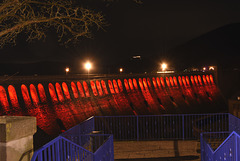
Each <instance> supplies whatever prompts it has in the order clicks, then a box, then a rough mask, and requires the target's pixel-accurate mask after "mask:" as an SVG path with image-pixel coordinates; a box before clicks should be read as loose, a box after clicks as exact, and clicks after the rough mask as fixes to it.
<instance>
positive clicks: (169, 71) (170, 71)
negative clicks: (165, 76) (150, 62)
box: [157, 70, 175, 74]
mask: <svg viewBox="0 0 240 161" xmlns="http://www.w3.org/2000/svg"><path fill="white" fill-rule="evenodd" d="M174 72H175V71H174V70H168V71H157V73H158V74H161V73H174Z"/></svg>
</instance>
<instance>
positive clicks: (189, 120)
mask: <svg viewBox="0 0 240 161" xmlns="http://www.w3.org/2000/svg"><path fill="white" fill-rule="evenodd" d="M94 119H95V130H97V131H102V132H103V133H105V134H113V136H114V139H115V140H163V139H165V140H166V139H199V138H200V133H201V132H218V131H228V128H229V127H228V114H227V113H219V114H176V115H150V116H149V115H146V116H95V117H94Z"/></svg>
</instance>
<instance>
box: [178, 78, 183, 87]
mask: <svg viewBox="0 0 240 161" xmlns="http://www.w3.org/2000/svg"><path fill="white" fill-rule="evenodd" d="M178 82H179V84H180V86H183V83H182V78H181V76H178Z"/></svg>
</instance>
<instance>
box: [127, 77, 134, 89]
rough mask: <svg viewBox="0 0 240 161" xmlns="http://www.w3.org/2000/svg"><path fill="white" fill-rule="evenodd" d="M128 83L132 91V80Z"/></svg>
mask: <svg viewBox="0 0 240 161" xmlns="http://www.w3.org/2000/svg"><path fill="white" fill-rule="evenodd" d="M128 83H129V86H130V88H131V90H134V87H133V83H132V79H128Z"/></svg>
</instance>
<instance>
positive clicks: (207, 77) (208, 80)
mask: <svg viewBox="0 0 240 161" xmlns="http://www.w3.org/2000/svg"><path fill="white" fill-rule="evenodd" d="M206 79H207V82H208V84H210V79H209V76H208V75H206Z"/></svg>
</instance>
